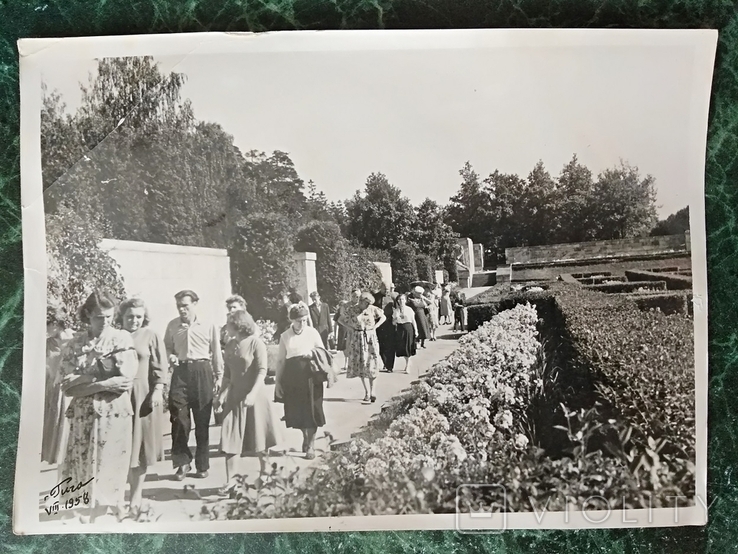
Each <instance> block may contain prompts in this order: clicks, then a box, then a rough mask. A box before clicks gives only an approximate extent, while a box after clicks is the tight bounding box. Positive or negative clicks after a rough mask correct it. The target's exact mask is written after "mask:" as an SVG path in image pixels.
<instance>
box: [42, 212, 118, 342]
mask: <svg viewBox="0 0 738 554" xmlns="http://www.w3.org/2000/svg"><path fill="white" fill-rule="evenodd" d="M101 239H102V231H101V229H100V228H99V226H98V225H96V224H95V223H94V222H91V221H90V220H84V219H82V218H81V217H79V216H78V215H77V214H76V213H75V212H74V211H72V210H70V209H69V208H67V207H66V206H64V205H62V206H59V209H58V211H57V213H54V214H47V216H46V259H47V280H46V293H47V295H46V297H47V306H49V308H51V309H52V310H54V311H55V312H56V313H57V314H58V316H59V317H60V319H63V320H65V321H67V322H69V323H70V324H71V325H72V326H73V327H74V328H75V329H79V328H80V326H81V322H80V320H79V308H80V307H81V306H82V304H83V303H84V301H85V300H86V299H87V297H88V296H89V295H90V293H91V292H92V291H93V290H95V289H103V290H108V291H110V292H111V293H113V294H114V295H115V296H117V297H118V299H123V298H124V297H125V287H124V283H123V279H122V277H121V275H120V273H119V268H118V264H117V263H116V262H115V260H114V259H113V258H111V257H110V256H109V255H108V253H107V252H104V251H103V250H101V249H100V248H99V247H98V244H99V243H100V240H101Z"/></svg>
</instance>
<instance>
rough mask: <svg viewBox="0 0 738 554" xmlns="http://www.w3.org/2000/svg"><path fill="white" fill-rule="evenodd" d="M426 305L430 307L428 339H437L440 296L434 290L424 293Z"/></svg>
mask: <svg viewBox="0 0 738 554" xmlns="http://www.w3.org/2000/svg"><path fill="white" fill-rule="evenodd" d="M423 298H425V301H426V305H427V307H428V331H429V334H430V336H429V337H428V340H432V341H434V340H436V329H438V298H437V297H436V295H435V294H433V291H430V290H429V291H426V292H425V293H424V294H423Z"/></svg>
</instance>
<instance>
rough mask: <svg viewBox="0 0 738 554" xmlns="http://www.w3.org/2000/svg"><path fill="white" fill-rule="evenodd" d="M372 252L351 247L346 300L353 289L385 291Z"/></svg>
mask: <svg viewBox="0 0 738 554" xmlns="http://www.w3.org/2000/svg"><path fill="white" fill-rule="evenodd" d="M371 252H372V251H371V250H370V251H367V250H366V249H364V248H361V247H357V246H349V263H348V271H347V272H346V285H347V286H346V293H345V296H344V298H347V297H348V293H349V292H350V291H351V290H352V289H356V288H359V289H361V290H363V291H369V292H377V291H383V289H384V283H383V282H382V272H381V271H379V268H378V267H377V266H376V265H374V263H373V262H374V261H376V260H373V259H372V257H371Z"/></svg>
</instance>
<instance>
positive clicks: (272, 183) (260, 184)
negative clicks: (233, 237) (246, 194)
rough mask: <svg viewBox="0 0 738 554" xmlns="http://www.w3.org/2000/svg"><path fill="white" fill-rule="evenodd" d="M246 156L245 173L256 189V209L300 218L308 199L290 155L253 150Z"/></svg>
mask: <svg viewBox="0 0 738 554" xmlns="http://www.w3.org/2000/svg"><path fill="white" fill-rule="evenodd" d="M245 159H246V163H245V169H244V176H245V178H246V181H247V182H248V183H249V186H248V188H249V189H251V190H252V191H253V193H252V195H253V196H252V198H251V199H250V201H251V202H252V204H253V210H254V211H262V212H267V211H273V212H278V213H282V214H286V215H288V216H290V219H292V220H293V221H295V222H299V221H300V220H301V219H302V218H303V217H304V216H305V214H306V212H307V209H308V206H307V199H306V198H305V195H304V193H303V188H304V183H303V181H302V179H301V178H300V176H299V175H298V174H297V170H296V169H295V164H294V163H293V162H292V160H291V159H290V157H289V155H288V154H287V153H286V152H281V151H279V150H276V151H274V152H273V153H272V154H271V155H270V156H267V155H266V154H265V153H264V152H259V151H256V150H251V151H250V152H248V153H247V154H246V156H245Z"/></svg>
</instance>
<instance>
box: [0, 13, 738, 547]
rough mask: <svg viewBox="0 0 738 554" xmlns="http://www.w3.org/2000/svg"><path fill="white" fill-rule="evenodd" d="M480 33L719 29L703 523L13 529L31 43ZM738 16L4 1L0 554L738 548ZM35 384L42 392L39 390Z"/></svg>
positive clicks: (709, 180)
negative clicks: (25, 78) (458, 529)
mask: <svg viewBox="0 0 738 554" xmlns="http://www.w3.org/2000/svg"><path fill="white" fill-rule="evenodd" d="M472 27H588V28H604V27H612V28H716V29H718V30H719V31H720V39H719V45H718V54H717V64H716V71H715V77H714V82H713V90H712V103H711V108H710V126H709V136H708V144H707V175H706V195H707V199H706V201H707V231H708V243H707V252H708V273H709V310H710V326H709V327H710V329H709V339H710V409H709V429H710V443H709V477H708V483H709V484H708V487H709V489H708V490H709V494H710V498H709V501H710V502H713V501H714V503H713V505H712V507H711V510H710V524H709V525H708V526H707V527H705V528H674V529H648V530H627V531H626V530H587V531H568V532H564V531H535V532H534V531H514V532H507V533H504V534H501V535H476V536H475V535H458V534H456V533H454V532H408V533H349V534H338V533H334V534H326V533H306V534H281V535H276V534H275V535H179V536H176V535H131V536H126V535H107V536H94V535H91V536H89V535H88V536H84V535H81V536H79V535H78V536H50V537H16V536H14V535H13V533H12V529H11V514H12V495H13V475H14V471H15V461H16V460H15V454H16V444H17V434H18V412H19V405H20V383H21V367H22V355H21V351H22V348H21V346H22V340H23V335H22V322H23V302H22V300H23V272H22V269H23V264H22V252H21V230H20V223H21V214H20V174H19V172H20V169H19V92H18V57H17V49H16V40H17V39H18V38H22V37H57V36H84V35H113V34H134V33H169V32H186V31H226V30H229V31H267V30H282V29H374V28H387V29H410V28H412V29H420V28H472ZM737 186H738V11H737V10H736V5H735V4H734V2H732V1H729V0H704V1H700V0H676V1H673V0H598V1H596V0H495V1H484V0H271V1H269V0H128V1H126V0H97V1H96V0H63V1H61V0H57V1H48V2H44V1H43V0H36V1H33V0H0V305H1V306H2V308H1V309H0V551H2V552H17V553H24V554H26V553H28V554H30V553H36V552H55V553H58V554H63V553H67V552H69V553H93V552H100V553H117V552H121V553H123V552H125V553H133V552H146V553H154V552H173V553H178V554H189V553H195V552H211V551H212V552H223V553H226V552H238V553H244V554H245V553H252V552H254V553H255V552H278V553H283V554H287V553H289V552H331V553H332V552H343V551H345V552H402V553H405V552H423V553H428V554H435V553H438V554H451V553H455V552H505V553H518V552H519V553H527V552H541V553H552V552H622V553H631V552H647V553H651V552H653V553H656V552H668V553H670V554H675V553H677V552H690V553H691V552H717V553H723V552H738V487H736V483H737V482H738V475H735V476H733V465H734V463H735V462H736V461H737V460H738V457H737V456H736V453H737V452H738V428H737V427H738V421H736V414H737V413H738V301H737V300H736V296H737V295H738V190H737V188H736V187H737ZM39 386H43V385H42V384H39Z"/></svg>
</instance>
